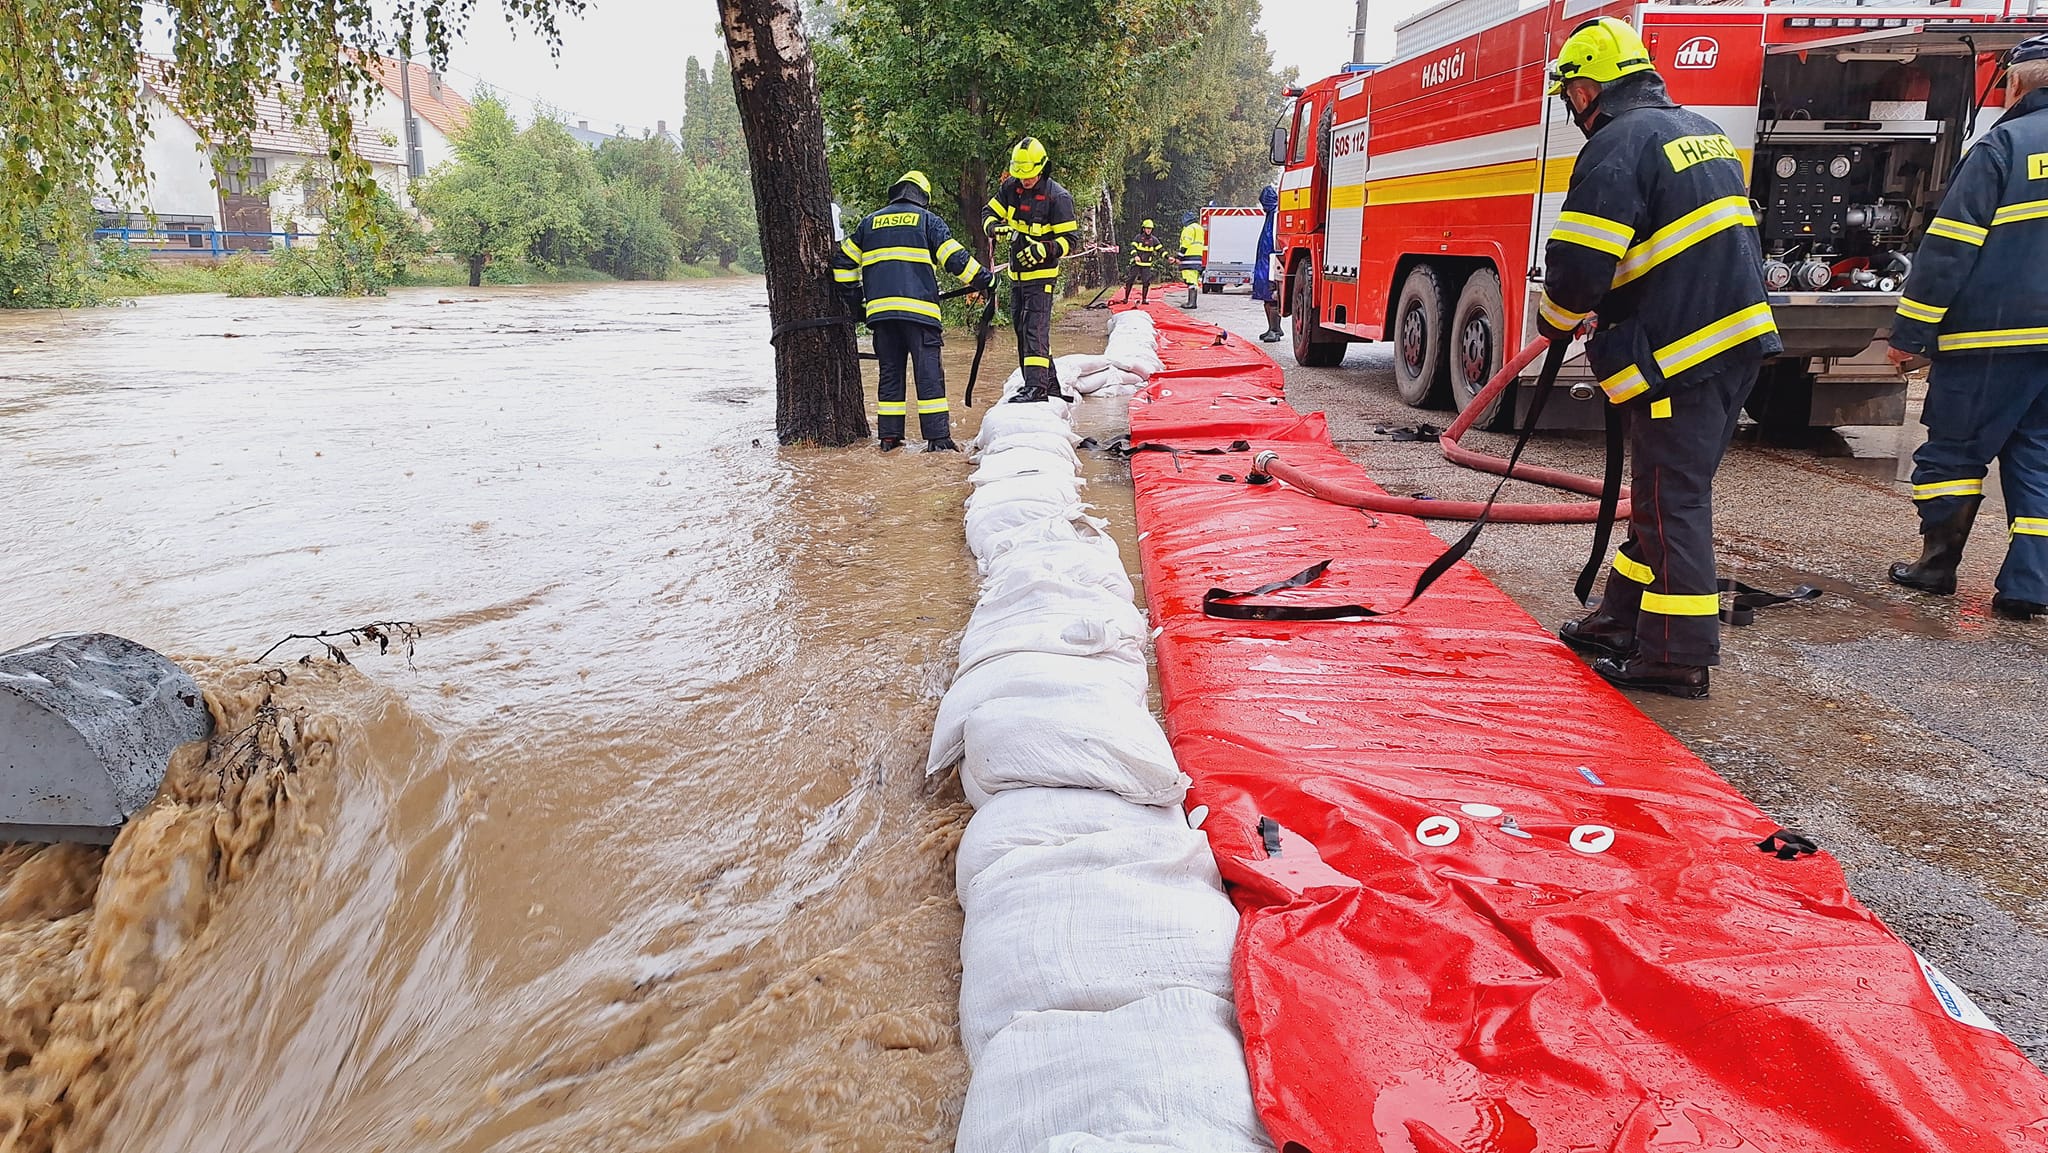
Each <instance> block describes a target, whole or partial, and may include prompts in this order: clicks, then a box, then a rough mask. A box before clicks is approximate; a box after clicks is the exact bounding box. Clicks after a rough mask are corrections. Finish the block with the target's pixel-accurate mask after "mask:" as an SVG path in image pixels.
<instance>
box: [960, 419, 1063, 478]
mask: <svg viewBox="0 0 2048 1153" xmlns="http://www.w3.org/2000/svg"><path fill="white" fill-rule="evenodd" d="M1080 443H1081V438H1080V437H1079V436H1078V435H1076V434H1075V433H1074V430H1073V429H1071V428H1067V429H1061V430H1059V431H1054V430H1053V429H1050V428H1046V429H1033V430H1031V431H1028V432H1012V433H1009V434H1006V435H1004V436H1003V437H1001V438H999V439H995V440H991V441H988V442H986V443H983V442H981V441H980V440H979V439H977V440H976V442H975V447H974V450H973V451H972V452H970V453H969V454H968V457H967V459H969V460H972V461H975V462H976V463H979V462H981V461H984V460H987V459H988V458H989V457H991V456H993V455H995V454H996V453H999V452H1008V451H1009V450H1011V449H1013V448H1028V449H1032V450H1034V451H1036V452H1049V453H1052V454H1053V455H1055V456H1064V457H1066V459H1067V460H1068V461H1070V462H1072V463H1073V464H1074V466H1075V467H1076V468H1078V467H1080V464H1081V457H1080V455H1079V454H1078V453H1076V452H1075V451H1074V446H1075V445H1077V444H1080Z"/></svg>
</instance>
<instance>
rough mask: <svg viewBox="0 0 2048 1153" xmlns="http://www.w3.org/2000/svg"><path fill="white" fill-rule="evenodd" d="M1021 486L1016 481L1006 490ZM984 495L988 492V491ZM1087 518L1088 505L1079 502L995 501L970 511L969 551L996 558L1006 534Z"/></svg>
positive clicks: (1025, 497) (1033, 496) (1033, 498)
mask: <svg viewBox="0 0 2048 1153" xmlns="http://www.w3.org/2000/svg"><path fill="white" fill-rule="evenodd" d="M1020 479H1021V478H1020ZM1017 483H1018V481H1016V480H1010V481H1004V482H1003V484H1004V485H1006V486H1007V485H1014V484H1017ZM988 487H989V488H995V487H997V486H995V485H990V486H988ZM981 491H984V492H985V491H987V489H983V490H981ZM1087 515H1088V506H1087V505H1084V504H1080V503H1078V502H1075V501H1068V502H1066V503H1060V502H1059V501H1058V500H1056V499H1048V498H1046V497H1045V496H1044V494H1042V493H1032V494H1029V495H1019V496H1014V497H1012V498H1011V499H1007V500H1002V501H992V502H989V503H987V504H984V505H983V506H981V507H979V508H970V509H968V510H967V547H968V549H970V550H971V551H972V552H973V553H974V555H975V556H977V557H985V556H992V555H994V553H993V550H994V549H995V548H997V547H998V546H1000V545H1001V543H1002V538H1003V536H1004V534H1006V533H1009V532H1013V531H1015V530H1018V529H1031V530H1032V531H1039V528H1038V527H1037V526H1039V522H1042V521H1048V520H1051V521H1064V522H1068V523H1072V522H1074V521H1077V520H1081V519H1083V518H1085V517H1086V516H1087Z"/></svg>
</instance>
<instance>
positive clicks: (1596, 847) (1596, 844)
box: [1571, 825, 1614, 856]
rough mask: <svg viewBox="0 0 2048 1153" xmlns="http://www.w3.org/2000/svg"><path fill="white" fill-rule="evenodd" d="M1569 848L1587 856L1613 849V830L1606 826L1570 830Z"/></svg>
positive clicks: (1581, 827)
mask: <svg viewBox="0 0 2048 1153" xmlns="http://www.w3.org/2000/svg"><path fill="white" fill-rule="evenodd" d="M1571 846H1572V848H1574V849H1577V850H1578V851H1579V852H1581V853H1584V854H1586V855H1587V856H1593V855H1595V854H1597V853H1604V852H1606V851H1607V850H1608V849H1610V848H1612V847H1614V830H1613V829H1610V828H1608V827H1607V826H1606V825H1580V826H1579V827H1578V828H1576V829H1573V830H1572V836H1571Z"/></svg>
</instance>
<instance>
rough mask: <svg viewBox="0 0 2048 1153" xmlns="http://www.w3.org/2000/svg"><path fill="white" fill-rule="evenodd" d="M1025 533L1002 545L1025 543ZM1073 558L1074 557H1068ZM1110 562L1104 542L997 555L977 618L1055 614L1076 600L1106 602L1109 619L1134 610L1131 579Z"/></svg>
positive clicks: (1038, 545)
mask: <svg viewBox="0 0 2048 1153" xmlns="http://www.w3.org/2000/svg"><path fill="white" fill-rule="evenodd" d="M1023 532H1024V530H1018V532H1017V533H1014V534H1012V535H1011V536H1010V537H1006V538H1003V539H1002V540H1001V541H1000V542H999V543H1003V544H1009V543H1010V542H1011V540H1013V539H1021V537H1022V535H1023ZM1070 552H1071V553H1073V554H1075V555H1073V556H1068V555H1066V554H1068V553H1070ZM1112 557H1113V554H1111V553H1110V552H1109V551H1108V550H1107V549H1106V548H1105V547H1104V546H1103V545H1102V544H1101V543H1100V542H1096V541H1081V540H1072V541H1066V542H1057V543H1049V542H1043V541H1041V542H1038V543H1036V544H1034V545H1032V546H1030V547H1025V546H1023V545H1018V546H1017V547H1014V548H1009V549H1007V550H1006V551H1002V552H999V553H996V554H995V556H994V559H993V560H991V561H988V562H985V563H984V564H983V565H982V568H983V570H984V571H985V572H986V574H987V576H986V577H985V579H984V580H983V581H982V585H981V596H980V598H979V599H977V600H976V601H975V605H974V612H975V616H976V617H979V616H981V615H983V614H985V613H986V614H990V615H993V614H996V613H1009V612H1014V611H1019V609H1020V608H1043V609H1051V608H1053V607H1054V606H1055V604H1056V603H1057V602H1062V601H1066V600H1070V599H1073V598H1077V597H1087V598H1090V599H1093V598H1095V597H1104V598H1107V599H1108V600H1109V601H1112V602H1116V603H1112V604H1111V605H1109V606H1107V607H1106V608H1103V609H1101V610H1100V611H1102V612H1105V613H1116V612H1121V611H1123V610H1126V609H1129V608H1134V607H1135V606H1133V605H1132V604H1131V599H1132V598H1131V580H1130V577H1129V575H1128V574H1126V573H1125V571H1124V568H1123V562H1122V561H1121V560H1113V559H1111V558H1112ZM972 620H973V618H970V621H969V623H970V627H971V625H972Z"/></svg>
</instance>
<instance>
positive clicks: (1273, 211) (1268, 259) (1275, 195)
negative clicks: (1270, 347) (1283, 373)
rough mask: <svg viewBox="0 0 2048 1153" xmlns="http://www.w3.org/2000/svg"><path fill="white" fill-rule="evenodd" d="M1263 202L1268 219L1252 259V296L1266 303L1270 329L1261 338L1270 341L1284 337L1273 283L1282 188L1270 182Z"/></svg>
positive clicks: (1260, 232)
mask: <svg viewBox="0 0 2048 1153" xmlns="http://www.w3.org/2000/svg"><path fill="white" fill-rule="evenodd" d="M1259 204H1260V205H1261V206H1262V207H1264V208H1265V210H1266V219H1265V220H1264V221H1263V222H1262V223H1260V225H1259V252H1258V255H1257V256H1256V257H1255V258H1253V260H1252V299H1253V300H1256V301H1258V302H1260V303H1261V304H1264V305H1265V306H1266V331H1264V332H1262V333H1260V334H1259V339H1260V340H1263V341H1265V342H1266V343H1267V344H1274V343H1276V342H1278V341H1281V340H1284V339H1286V337H1287V334H1286V333H1284V332H1281V331H1280V294H1279V293H1278V292H1277V291H1275V290H1274V286H1273V249H1274V248H1275V246H1276V243H1275V242H1276V238H1277V237H1278V236H1279V228H1280V190H1279V189H1277V188H1275V187H1273V186H1272V185H1270V184H1268V185H1266V187H1265V188H1264V189H1262V190H1261V191H1260V192H1259Z"/></svg>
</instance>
